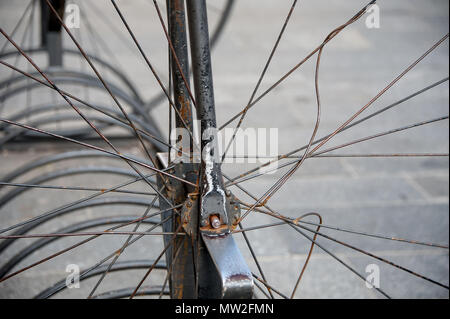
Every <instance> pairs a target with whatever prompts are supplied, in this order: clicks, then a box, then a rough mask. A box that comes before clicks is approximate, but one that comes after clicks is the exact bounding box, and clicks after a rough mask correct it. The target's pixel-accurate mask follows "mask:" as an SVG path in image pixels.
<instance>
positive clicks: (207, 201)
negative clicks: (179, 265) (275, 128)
mask: <svg viewBox="0 0 450 319" xmlns="http://www.w3.org/2000/svg"><path fill="white" fill-rule="evenodd" d="M187 11H188V20H189V35H190V42H191V56H192V67H193V75H194V87H195V99H196V105H197V114H198V117H199V119H200V121H201V149H202V156H201V157H202V165H201V176H200V181H201V184H200V194H201V198H200V202H199V208H200V209H199V216H198V219H199V224H200V235H201V239H202V240H203V243H204V245H205V246H206V248H207V253H208V254H205V255H208V256H207V257H205V256H203V258H200V259H199V261H200V262H199V266H198V267H199V269H198V285H199V297H200V298H202V297H207V298H211V297H212V298H251V297H252V295H253V278H252V273H251V272H250V270H249V269H248V266H247V265H246V263H245V261H244V258H243V257H242V255H241V253H240V251H239V249H238V248H237V245H236V243H235V241H234V239H233V237H232V235H231V229H232V224H233V222H235V220H233V214H232V210H231V207H230V198H231V194H230V193H227V192H226V191H225V188H224V183H223V177H222V172H221V168H220V163H219V162H218V161H217V160H216V159H217V158H220V156H218V155H219V154H218V149H217V145H218V144H217V125H216V114H215V103H214V86H213V78H212V66H211V54H210V38H209V31H208V18H207V8H206V1H205V0H187ZM200 257H202V255H200ZM211 261H212V263H213V264H214V268H215V274H213V273H214V270H211V268H213V267H211V266H212V265H211ZM202 267H204V268H205V271H203V269H202ZM214 275H215V277H214V278H216V280H215V282H211V280H210V279H211V276H214ZM203 293H205V294H203Z"/></svg>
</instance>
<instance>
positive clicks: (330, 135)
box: [310, 33, 449, 154]
mask: <svg viewBox="0 0 450 319" xmlns="http://www.w3.org/2000/svg"><path fill="white" fill-rule="evenodd" d="M448 37H449V34H448V33H447V34H446V35H445V36H444V37H442V38H441V39H440V40H439V41H437V42H436V43H435V44H434V45H433V46H432V47H431V48H430V49H428V50H427V51H426V52H425V53H424V54H423V55H421V56H420V57H419V58H418V59H417V60H415V61H414V62H413V63H412V64H411V65H409V66H408V67H407V68H406V69H405V70H404V71H403V72H402V73H401V74H400V75H398V76H397V77H396V78H395V79H394V80H392V81H391V82H390V83H389V84H388V85H387V86H386V87H385V88H384V89H382V90H381V91H380V92H379V93H378V94H377V95H376V96H375V97H374V98H372V99H371V100H370V101H369V102H368V103H367V104H366V105H364V106H363V107H362V108H361V109H360V110H358V111H357V112H356V113H354V114H353V115H352V116H351V117H350V118H349V119H348V120H347V121H345V122H344V123H343V124H342V125H341V126H339V127H338V128H337V129H336V130H335V131H334V132H333V133H331V134H329V136H328V137H327V138H326V139H324V140H323V141H322V142H320V143H319V145H317V146H316V147H314V149H313V150H312V151H311V152H310V153H311V154H313V153H314V152H315V151H317V150H318V149H319V148H321V147H322V146H323V145H325V144H326V143H327V142H328V141H329V140H330V139H332V138H333V137H334V136H335V135H336V134H338V133H339V132H341V131H342V130H343V129H344V128H345V127H346V126H347V125H349V124H350V123H351V122H353V120H354V119H355V118H356V117H358V116H359V115H360V114H361V113H362V112H364V111H365V110H366V109H367V108H369V107H370V106H371V105H372V104H373V103H375V101H377V100H378V99H379V98H380V97H381V96H382V95H383V94H384V93H386V92H387V91H388V90H389V89H390V88H392V87H393V86H394V85H395V84H396V83H397V82H398V81H400V79H402V78H403V77H404V76H405V75H406V74H407V73H408V72H409V71H411V70H412V69H413V68H414V67H415V66H416V65H417V64H419V63H420V62H421V61H422V60H423V59H425V58H426V57H427V56H428V55H429V54H430V53H431V52H433V51H434V50H435V49H436V48H437V47H438V46H439V45H441V44H442V43H443V42H444V41H445V40H447V39H448Z"/></svg>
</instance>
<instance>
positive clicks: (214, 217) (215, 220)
mask: <svg viewBox="0 0 450 319" xmlns="http://www.w3.org/2000/svg"><path fill="white" fill-rule="evenodd" d="M221 225H222V223H221V222H220V219H219V217H217V215H212V216H211V226H212V227H213V228H215V229H217V228H219V227H220V226H221Z"/></svg>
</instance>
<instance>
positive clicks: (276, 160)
mask: <svg viewBox="0 0 450 319" xmlns="http://www.w3.org/2000/svg"><path fill="white" fill-rule="evenodd" d="M448 80H449V78H448V77H447V78H444V79H442V80H440V81H438V82H435V83H433V84H431V85H429V86H427V87H425V88H423V89H421V90H419V91H417V92H414V93H413V94H411V95H408V96H407V97H405V98H403V99H401V100H398V101H396V102H394V103H392V104H390V105H388V106H386V107H384V108H382V109H380V110H379V111H376V112H373V113H371V114H369V115H368V116H366V117H364V118H362V119H360V120H358V121H355V122H353V123H351V124H349V125H347V126H346V127H344V128H343V129H342V130H341V131H340V132H338V133H337V134H339V133H342V132H344V131H346V130H348V129H350V128H352V127H354V126H356V125H359V124H361V123H363V122H365V121H367V120H369V119H371V118H373V117H375V116H377V115H380V114H382V113H384V112H386V111H388V110H390V109H392V108H394V107H396V106H398V105H400V104H402V103H404V102H406V101H408V100H410V99H412V98H413V97H416V96H418V95H420V94H422V93H424V92H426V91H428V90H430V89H432V88H434V87H436V86H438V85H440V84H443V83H445V82H447V81H448ZM330 135H331V134H329V135H326V136H324V137H322V138H320V139H318V140H316V141H314V143H313V144H312V145H316V144H318V143H320V142H322V141H323V140H325V139H326V138H328V137H330ZM307 146H308V145H304V146H302V147H300V148H298V149H295V150H293V151H291V152H289V153H286V154H284V155H279V156H277V157H276V158H275V159H274V160H271V161H268V162H267V163H265V164H263V165H260V166H258V167H256V168H253V169H251V170H249V171H247V172H245V173H242V174H240V175H239V176H237V177H235V178H233V181H235V180H237V179H238V178H243V177H245V176H247V175H249V174H251V173H254V172H256V171H258V170H260V169H261V168H264V167H267V166H269V165H271V164H274V163H276V162H278V161H280V160H282V159H285V158H289V157H290V156H292V155H293V154H295V153H298V152H300V151H303V150H305V149H306V148H307ZM296 158H297V159H298V158H299V157H298V156H297V157H296ZM283 167H284V166H283Z"/></svg>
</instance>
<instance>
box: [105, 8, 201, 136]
mask: <svg viewBox="0 0 450 319" xmlns="http://www.w3.org/2000/svg"><path fill="white" fill-rule="evenodd" d="M111 2H112V4H113V5H114V8H115V9H116V11H117V13H118V14H119V16H120V19H121V20H122V22H123V24H124V26H125V27H126V29H127V30H128V33H129V34H130V36H131V37H132V39H133V41H134V43H135V44H136V46H137V47H138V50H139V52H140V53H141V55H142V57H143V58H144V60H145V62H146V63H147V65H148V67H149V68H150V70H151V72H152V73H153V75H154V77H155V78H156V80H157V82H158V84H159V86H160V87H161V90H162V91H163V92H164V94H165V95H166V97H167V99H168V101H169V104H170V106H172V108H173V110H174V111H175V112H176V113H177V115H178V118H179V119H180V120H181V121H182V124H183V126H184V128H185V129H186V130H187V131H188V132H189V135H190V136H191V138H192V139H194V135H193V133H192V130H191V129H190V128H189V126H188V125H187V124H186V121H185V120H184V119H183V116H182V115H181V114H180V112H179V110H178V109H177V108H176V106H175V104H174V103H173V101H172V99H171V97H170V95H169V93H168V92H167V89H166V88H165V87H164V84H163V83H162V81H161V79H160V78H159V76H158V74H157V73H156V70H155V69H154V68H153V65H152V64H151V63H150V60H149V59H148V57H147V55H146V54H145V52H144V50H143V49H142V47H141V45H140V44H139V42H138V41H137V39H136V37H135V35H134V33H133V31H132V30H131V28H130V26H129V25H128V23H127V21H126V20H125V18H124V16H123V15H122V12H121V11H120V9H119V7H118V6H117V4H116V2H115V1H114V0H111ZM194 144H195V143H194Z"/></svg>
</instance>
